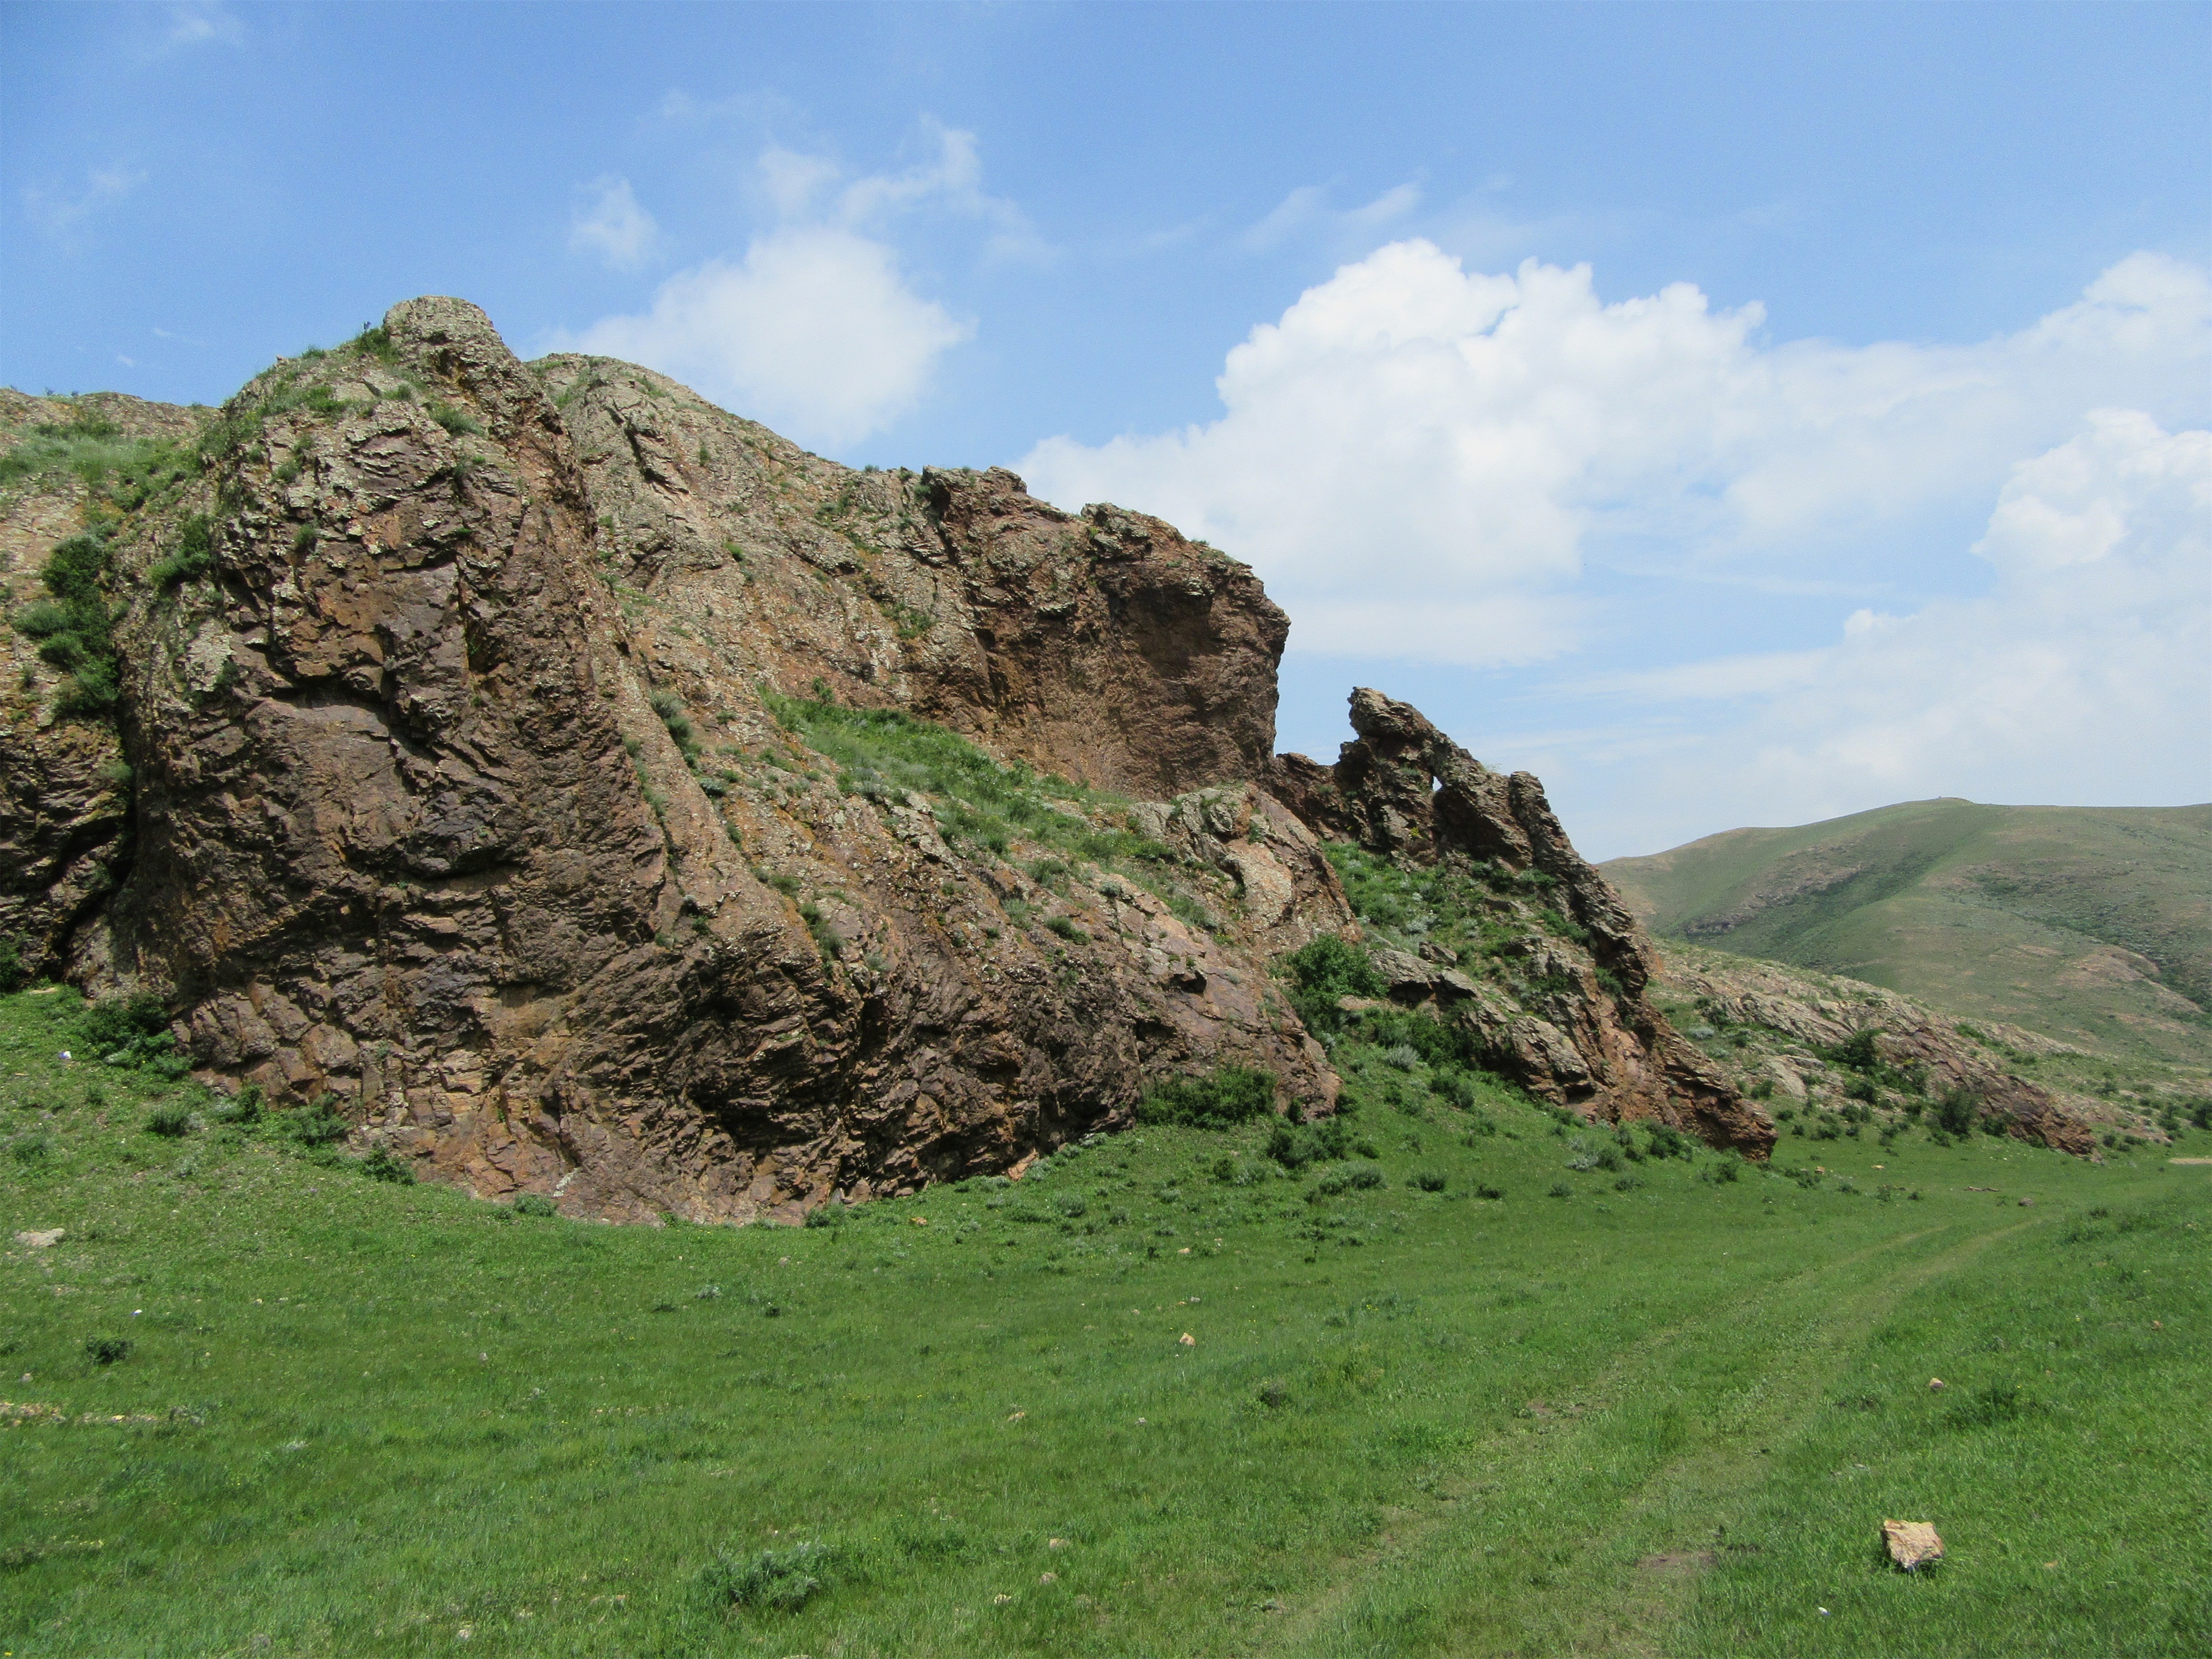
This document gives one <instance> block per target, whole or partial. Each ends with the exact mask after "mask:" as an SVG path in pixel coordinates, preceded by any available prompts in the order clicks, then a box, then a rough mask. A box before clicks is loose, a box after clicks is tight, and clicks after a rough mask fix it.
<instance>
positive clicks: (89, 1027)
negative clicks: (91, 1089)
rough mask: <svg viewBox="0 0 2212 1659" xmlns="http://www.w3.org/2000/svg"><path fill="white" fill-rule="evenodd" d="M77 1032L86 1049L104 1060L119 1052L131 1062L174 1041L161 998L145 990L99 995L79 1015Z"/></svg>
mask: <svg viewBox="0 0 2212 1659" xmlns="http://www.w3.org/2000/svg"><path fill="white" fill-rule="evenodd" d="M77 1036H78V1038H79V1040H80V1041H81V1042H82V1043H83V1045H84V1048H85V1049H86V1050H87V1052H88V1053H90V1054H94V1055H96V1056H98V1057H99V1058H100V1059H103V1060H105V1059H110V1058H114V1057H118V1056H119V1057H120V1059H121V1060H122V1061H123V1062H124V1063H127V1064H131V1065H137V1063H139V1062H140V1061H142V1060H145V1059H146V1058H148V1057H149V1055H152V1054H159V1053H161V1052H163V1051H165V1050H167V1048H170V1047H171V1046H172V1044H173V1038H172V1037H171V1036H170V1035H169V1017H168V1014H167V1012H166V1011H164V1009H163V1008H162V1006H161V998H159V997H157V996H155V995H154V994H152V993H151V992H148V991H140V992H137V993H134V994H131V995H128V996H117V997H102V998H101V999H100V1000H99V1001H97V1002H95V1003H93V1004H92V1005H91V1006H88V1008H86V1010H85V1011H84V1013H83V1014H82V1016H81V1017H80V1018H79V1019H78V1021H77Z"/></svg>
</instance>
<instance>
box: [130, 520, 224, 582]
mask: <svg viewBox="0 0 2212 1659" xmlns="http://www.w3.org/2000/svg"><path fill="white" fill-rule="evenodd" d="M214 566H215V535H214V529H213V526H210V524H209V522H208V517H207V514H206V513H193V514H192V515H191V517H190V518H188V519H186V520H185V521H184V524H183V525H182V526H180V527H179V530H178V532H177V545H176V547H175V548H174V549H173V550H172V551H171V552H170V553H169V555H168V556H167V557H166V558H162V559H158V560H156V561H155V562H154V563H153V564H152V565H151V566H149V568H147V571H146V580H148V581H149V582H151V583H153V585H154V586H155V587H157V588H170V587H175V586H179V585H180V584H182V583H185V582H187V581H191V580H193V579H195V578H197V577H200V576H204V575H205V574H207V573H208V572H209V571H210V569H212V568H214Z"/></svg>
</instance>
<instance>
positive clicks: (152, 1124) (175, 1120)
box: [145, 1101, 192, 1140]
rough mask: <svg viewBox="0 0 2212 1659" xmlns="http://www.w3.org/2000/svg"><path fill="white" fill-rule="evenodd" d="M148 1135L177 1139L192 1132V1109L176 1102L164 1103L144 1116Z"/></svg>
mask: <svg viewBox="0 0 2212 1659" xmlns="http://www.w3.org/2000/svg"><path fill="white" fill-rule="evenodd" d="M145 1129H146V1133H148V1134H152V1135H161V1136H165V1137H166V1138H167V1139H171V1140H175V1139H180V1138H181V1137H183V1136H185V1135H188V1134H190V1133H191V1132H192V1109H191V1107H189V1106H186V1105H185V1104H183V1103H180V1102H177V1101H164V1102H162V1103H161V1104H160V1105H158V1106H156V1107H155V1108H154V1109H153V1110H152V1111H150V1112H149V1113H147V1114H146V1122H145Z"/></svg>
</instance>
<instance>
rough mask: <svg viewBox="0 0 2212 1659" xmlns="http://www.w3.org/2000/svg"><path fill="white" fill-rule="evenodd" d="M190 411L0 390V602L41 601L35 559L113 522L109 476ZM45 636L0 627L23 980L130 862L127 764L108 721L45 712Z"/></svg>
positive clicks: (0, 879) (12, 873) (175, 432)
mask: <svg viewBox="0 0 2212 1659" xmlns="http://www.w3.org/2000/svg"><path fill="white" fill-rule="evenodd" d="M198 425H199V418H198V416H197V415H196V414H195V413H194V412H193V411H191V410H181V409H173V408H171V407H169V406H167V405H166V404H149V403H145V402H142V401H141V400H140V399H138V398H126V397H123V396H121V395H119V394H118V393H114V392H97V393H94V394H92V395H90V396H87V397H83V398H30V397H26V396H24V395H23V394H22V393H21V392H13V391H9V390H6V389H4V388H0V468H4V469H5V471H4V473H0V605H5V606H6V608H7V609H8V610H9V611H10V612H12V613H14V614H16V615H21V613H22V612H23V611H27V610H28V609H29V608H30V607H32V606H33V605H38V604H40V602H42V601H45V602H51V601H52V594H51V593H50V592H48V590H47V589H46V585H45V583H44V582H43V580H42V579H41V577H42V572H43V569H44V567H45V565H46V560H47V557H48V556H49V555H51V554H52V551H53V550H54V548H55V547H56V545H57V544H59V543H61V542H63V541H64V540H66V539H68V538H70V537H72V536H76V535H79V534H81V533H82V532H84V531H85V530H86V529H87V527H88V525H91V526H96V525H101V524H105V523H107V522H112V520H114V518H115V516H116V515H117V513H118V511H119V509H118V507H117V506H116V504H115V502H114V501H112V499H111V495H112V490H113V488H114V486H115V485H116V484H117V483H118V480H117V478H116V476H115V475H116V473H117V471H118V468H120V467H123V466H125V465H131V464H132V463H139V464H143V463H145V462H146V461H147V460H149V459H150V458H152V457H154V456H155V455H156V453H158V452H161V451H163V450H165V449H166V448H167V447H169V446H173V445H179V444H182V443H184V442H185V441H188V440H189V439H190V438H191V436H192V435H193V434H194V433H195V432H196V431H197V428H198ZM60 655H61V653H59V652H58V651H57V650H55V649H54V648H53V647H52V641H42V640H40V639H37V638H33V637H32V636H31V635H27V634H26V633H24V632H22V631H21V630H19V629H14V628H9V629H5V630H4V631H0V943H4V944H5V945H8V946H9V947H10V948H12V950H13V951H15V956H16V958H17V960H18V961H19V962H20V963H21V969H22V970H23V971H25V972H29V973H44V972H49V971H52V970H55V969H58V968H60V967H61V966H62V964H63V963H64V961H65V959H66V956H67V951H68V945H69V940H70V936H71V935H72V933H75V931H76V928H77V927H78V926H79V924H80V923H82V922H83V921H86V920H88V918H90V917H91V916H93V915H95V914H96V913H97V910H98V908H99V906H100V903H101V902H102V901H103V900H104V899H105V898H106V896H107V895H108V893H109V892H110V891H112V889H113V887H114V885H115V880H116V874H117V872H118V871H120V870H121V869H122V868H123V867H124V866H125V861H126V860H127V858H128V856H129V849H128V836H129V829H130V821H129V813H128V806H129V802H130V790H129V787H128V781H127V780H128V768H127V767H126V766H125V762H124V757H123V745H122V742H121V739H120V738H119V736H118V733H117V732H116V729H115V727H114V726H113V724H112V721H110V720H106V719H104V718H96V719H89V720H76V719H68V718H62V717H60V716H58V713H57V708H56V704H57V700H58V696H59V694H60V693H61V691H62V690H63V688H64V685H65V684H67V683H68V681H69V679H70V665H69V664H68V662H67V660H66V659H63V660H53V659H55V658H58V657H59V656H60Z"/></svg>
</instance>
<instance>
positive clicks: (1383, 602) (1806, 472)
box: [1019, 240, 2212, 665]
mask: <svg viewBox="0 0 2212 1659" xmlns="http://www.w3.org/2000/svg"><path fill="white" fill-rule="evenodd" d="M2208 320H2212V287H2209V286H2208V284H2207V283H2206V281H2205V278H2204V276H2203V273H2202V272H2201V271H2197V270H2194V269H2192V268H2191V267H2188V266H2185V265H2182V264H2179V263H2178V262H2175V261H2172V260H2168V259H2164V258H2159V257H2157V256H2154V255H2148V254H2142V255H2137V256H2135V257H2134V258H2131V259H2130V260H2127V261H2125V262H2124V263H2123V264H2120V265H2118V266H2116V267H2114V268H2113V270H2111V271H2108V272H2107V273H2106V274H2105V276H2102V277H2100V279H2099V280H2098V282H2097V283H2094V284H2093V285H2092V287H2091V288H2090V289H2088V291H2087V293H2086V294H2085V295H2084V296H2083V298H2082V299H2081V301H2079V302H2078V303H2077V304H2075V305H2073V306H2070V307H2066V308H2065V309H2063V310H2062V311H2059V312H2057V313H2053V314H2052V315H2051V316H2049V317H2046V318H2045V319H2042V320H2041V321H2039V323H2037V324H2036V325H2034V326H2033V327H2031V328H2029V329H2027V330H2026V331H2022V332H2021V333H2019V334H2016V335H2012V336H2007V337H2000V338H1998V339H1996V340H1992V341H1989V342H1986V343H1982V344H1979V345H1975V346H1968V347H1957V348H1931V347H1923V346H1917V345H1905V344H1876V345H1873V346H1867V347H1850V346H1842V345H1836V344H1832V343H1827V342H1822V341H1804V342H1796V343H1786V344H1783V345H1779V346H1774V345H1768V344H1766V343H1764V342H1763V341H1762V340H1761V338H1760V329H1761V327H1762V325H1763V324H1764V322H1765V314H1764V312H1763V311H1762V309H1761V307H1759V306H1757V305H1749V306H1744V307H1738V308H1735V309H1732V310H1731V309H1716V308H1715V307H1713V306H1711V304H1710V302H1709V301H1707V299H1706V297H1705V295H1703V294H1702V293H1700V292H1699V290H1698V289H1696V288H1694V287H1692V286H1691V285H1689V284H1687V283H1678V284H1675V285H1674V286H1672V287H1669V288H1667V289H1663V290H1662V291H1661V292H1660V293H1658V294H1656V295H1650V296H1648V297H1642V298H1636V299H1631V300H1626V301H1620V302H1619V303H1616V304H1612V305H1607V304H1605V303H1603V302H1602V301H1601V300H1600V299H1599V298H1598V296H1597V295H1596V293H1595V288H1594V285H1593V283H1592V280H1591V274H1590V271H1589V269H1588V267H1577V268H1574V269H1571V270H1567V269H1561V268H1559V267H1558V266H1553V265H1546V264H1540V263H1538V262H1536V261H1534V260H1531V261H1528V263H1526V264H1522V266H1521V268H1520V269H1519V270H1518V271H1516V272H1515V273H1513V274H1511V275H1486V274H1482V273H1478V272H1469V271H1467V270H1463V269H1462V267H1461V265H1460V263H1459V262H1458V261H1457V260H1455V259H1454V258H1450V257H1449V256H1448V255H1446V254H1445V253H1443V252H1442V251H1440V250H1439V249H1437V247H1436V246H1433V245H1431V244H1430V243H1428V242H1426V241H1422V240H1411V241H1405V242H1399V243H1395V244H1392V245H1391V246H1387V247H1384V248H1382V249H1380V250H1378V251H1377V252H1375V253H1373V254H1371V255H1370V256H1369V257H1368V258H1364V259H1362V260H1360V261H1358V262H1357V263H1355V264H1349V265H1346V267H1344V268H1343V269H1342V270H1339V271H1338V272H1337V273H1336V275H1335V276H1334V277H1333V278H1331V279H1330V280H1329V281H1328V282H1327V283H1322V285H1320V286H1319V287H1317V288H1315V289H1310V290H1309V291H1308V292H1307V293H1306V294H1305V295H1303V296H1301V297H1300V299H1299V300H1298V301H1297V303H1296V304H1295V305H1293V306H1292V307H1291V308H1290V309H1289V310H1288V311H1287V312H1285V313H1284V315H1283V317H1282V319H1280V320H1279V322H1276V323H1272V324H1265V325H1261V326H1260V327H1258V328H1255V329H1254V330H1253V331H1252V333H1251V335H1250V337H1249V338H1248V339H1247V340H1246V341H1245V342H1244V343H1243V344H1241V345H1239V346H1237V348H1236V349H1234V350H1233V351H1231V353H1230V354H1229V359H1228V362H1227V364H1226V366H1225V368H1224V370H1223V373H1222V374H1221V376H1220V378H1219V380H1218V381H1217V386H1218V391H1219V393H1220V397H1221V400H1222V403H1223V405H1224V407H1225V413H1224V414H1223V415H1222V416H1221V417H1220V418H1219V419H1218V420H1216V421H1213V422H1208V423H1206V424H1203V425H1198V426H1193V427H1189V428H1185V429H1183V430H1182V431H1179V432H1171V433H1166V434H1161V435H1153V436H1131V437H1121V438H1116V439H1114V440H1112V441H1109V442H1106V443H1103V444H1099V445H1085V444H1080V443H1077V442H1075V441H1072V440H1069V439H1066V438H1054V439H1050V440H1048V441H1045V442H1042V443H1041V444H1039V445H1037V446H1036V447H1035V448H1033V449H1032V450H1031V451H1030V453H1029V454H1028V455H1027V456H1026V457H1024V459H1023V460H1022V461H1021V462H1020V463H1019V465H1020V467H1021V469H1022V471H1023V473H1024V476H1025V477H1028V478H1029V479H1030V481H1031V483H1032V484H1033V485H1034V487H1036V489H1038V490H1039V491H1040V492H1041V493H1042V494H1043V495H1046V496H1048V498H1049V499H1051V500H1054V501H1058V502H1060V503H1061V504H1063V505H1079V504H1081V503H1082V502H1085V501H1094V500H1113V501H1120V502H1122V503H1124V504H1126V505H1128V506H1132V507H1142V508H1144V509H1146V510H1147V511H1151V512H1155V513H1159V514H1161V515H1162V516H1163V517H1165V518H1168V519H1170V520H1173V521H1175V522H1176V523H1177V524H1179V525H1182V526H1184V527H1185V528H1186V529H1188V530H1189V531H1190V532H1192V533H1194V534H1197V535H1202V536H1204V537H1206V538H1207V539H1209V540H1212V541H1213V542H1216V543H1218V544H1220V545H1221V546H1223V547H1225V548H1226V549H1228V550H1230V551H1231V552H1233V553H1235V554H1237V555H1238V556H1240V557H1243V558H1245V559H1248V560H1249V561H1250V562H1252V564H1253V565H1254V566H1255V568H1257V569H1258V570H1259V571H1260V573H1261V575H1262V576H1263V577H1265V578H1266V579H1267V582H1268V584H1269V586H1270V588H1271V590H1272V591H1273V592H1275V593H1276V595H1277V597H1278V598H1279V599H1281V600H1282V601H1283V603H1284V604H1285V605H1286V607H1287V608H1288V609H1289V610H1290V611H1291V616H1292V617H1293V618H1294V620H1295V622H1296V623H1297V632H1296V633H1295V634H1294V635H1293V643H1294V646H1295V647H1297V648H1298V649H1300V650H1304V651H1307V652H1319V653H1324V654H1341V655H1363V656H1364V655H1368V654H1371V653H1372V651H1373V641H1374V639H1375V638H1376V634H1377V629H1378V626H1380V627H1382V629H1383V631H1384V632H1386V633H1387V632H1388V631H1389V629H1390V627H1391V626H1392V624H1389V623H1387V621H1384V620H1383V619H1384V618H1386V617H1388V615H1389V614H1390V613H1392V612H1395V616H1396V617H1397V623H1395V627H1396V628H1397V629H1398V630H1399V632H1400V635H1401V638H1403V639H1404V640H1405V641H1407V649H1406V650H1404V651H1403V652H1402V653H1399V654H1403V655H1406V656H1407V657H1410V658H1413V659H1421V660H1427V661H1431V662H1447V663H1457V664H1462V665H1490V664H1495V663H1498V662H1503V661H1516V660H1526V659H1528V656H1529V655H1530V653H1531V651H1532V648H1533V647H1534V644H1536V643H1539V642H1541V643H1542V644H1543V645H1545V646H1546V647H1547V648H1549V649H1552V650H1565V649H1566V648H1568V647H1571V645H1572V644H1573V643H1574V642H1575V641H1577V640H1578V639H1581V638H1584V637H1587V633H1586V629H1587V626H1588V623H1589V617H1590V614H1591V613H1590V612H1589V610H1588V608H1587V607H1585V606H1583V605H1579V604H1578V603H1577V601H1576V600H1575V598H1574V590H1575V588H1576V585H1577V581H1578V580H1579V578H1580V577H1581V576H1582V574H1583V570H1584V566H1585V562H1586V561H1587V560H1589V558H1591V557H1592V556H1598V557H1601V558H1604V559H1606V560H1608V561H1611V562H1619V563H1621V564H1623V565H1626V566H1631V567H1645V566H1650V567H1656V568H1662V569H1664V570H1667V571H1669V572H1671V573H1673V574H1678V575H1692V574H1694V575H1696V576H1698V577H1699V578H1700V579H1703V580H1716V579H1717V580H1737V581H1744V582H1747V583H1754V584H1759V583H1772V582H1785V583H1786V582H1792V581H1796V582H1802V581H1804V580H1808V579H1810V580H1836V579H1838V578H1841V579H1844V580H1849V579H1850V578H1851V577H1853V576H1855V575H1858V576H1863V575H1864V574H1865V568H1864V567H1857V568H1855V567H1854V566H1853V565H1852V561H1853V560H1854V559H1856V558H1862V557H1863V552H1862V551H1859V550H1863V549H1864V548H1865V547H1867V546H1868V545H1869V544H1879V542H1880V538H1881V537H1882V536H1883V535H1884V534H1886V533H1887V532H1891V531H1893V530H1894V529H1895V527H1896V526H1899V525H1900V524H1903V523H1906V522H1909V521H1910V520H1911V519H1912V518H1913V516H1914V515H1915V514H1918V513H1925V512H1927V511H1928V510H1929V509H1930V508H1931V507H1956V506H1957V505H1958V504H1959V503H1960V502H1966V501H1972V500H1974V499H1976V498H1977V497H1980V498H1981V499H1984V500H1986V499H1987V495H1988V494H1989V492H1990V491H1992V490H1994V489H1995V488H1996V485H1997V483H1999V481H2000V480H2001V479H2002V477H2003V475H2004V469H2005V468H2006V466H2007V465H2009V463H2010V462H2011V461H2012V460H2013V459H2015V458H2016V457H2018V456H2019V455H2021V453H2023V452H2024V450H2026V449H2027V447H2031V446H2033V445H2035V444H2037V443H2048V442H2050V441H2051V440H2052V439H2053V438H2055V437H2057V436H2059V435H2063V433H2064V432H2065V431H2067V430H2069V429H2070V428H2072V426H2073V425H2074V423H2075V422H2078V420H2079V419H2080V417H2081V414H2082V413H2083V411H2084V410H2085V409H2086V408H2087V407H2088V406H2090V405H2092V404H2100V403H2104V404H2111V403H2120V404H2138V405H2140V406H2142V407H2146V408H2149V409H2152V410H2159V409H2163V408H2173V407H2177V406H2179V405H2181V404H2185V403H2187V402H2188V401H2189V400H2190V399H2191V398H2195V397H2196V396H2197V389H2198V388H2199V387H2200V386H2201V384H2202V382H2203V374H2204V366H2205V362H2206V358H2207V349H2206V347H2207V325H2208ZM1509 601H1510V607H1511V609H1510V615H1509V613H1508V612H1507V611H1504V610H1498V620H1497V623H1494V624H1493V625H1490V626H1471V627H1466V628H1449V629H1447V628H1443V627H1440V626H1438V625H1437V620H1436V619H1437V612H1438V609H1439V607H1453V606H1456V607H1460V608H1462V609H1463V610H1465V611H1468V612H1469V613H1470V614H1471V615H1472V616H1473V617H1477V618H1480V617H1481V615H1482V614H1483V613H1484V612H1486V611H1492V610H1497V608H1498V607H1503V606H1506V605H1508V603H1509ZM1531 617H1541V618H1542V621H1541V624H1540V625H1539V626H1537V627H1536V629H1534V632H1533V633H1531V632H1530V631H1529V629H1528V625H1527V624H1528V619H1529V618H1531Z"/></svg>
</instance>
